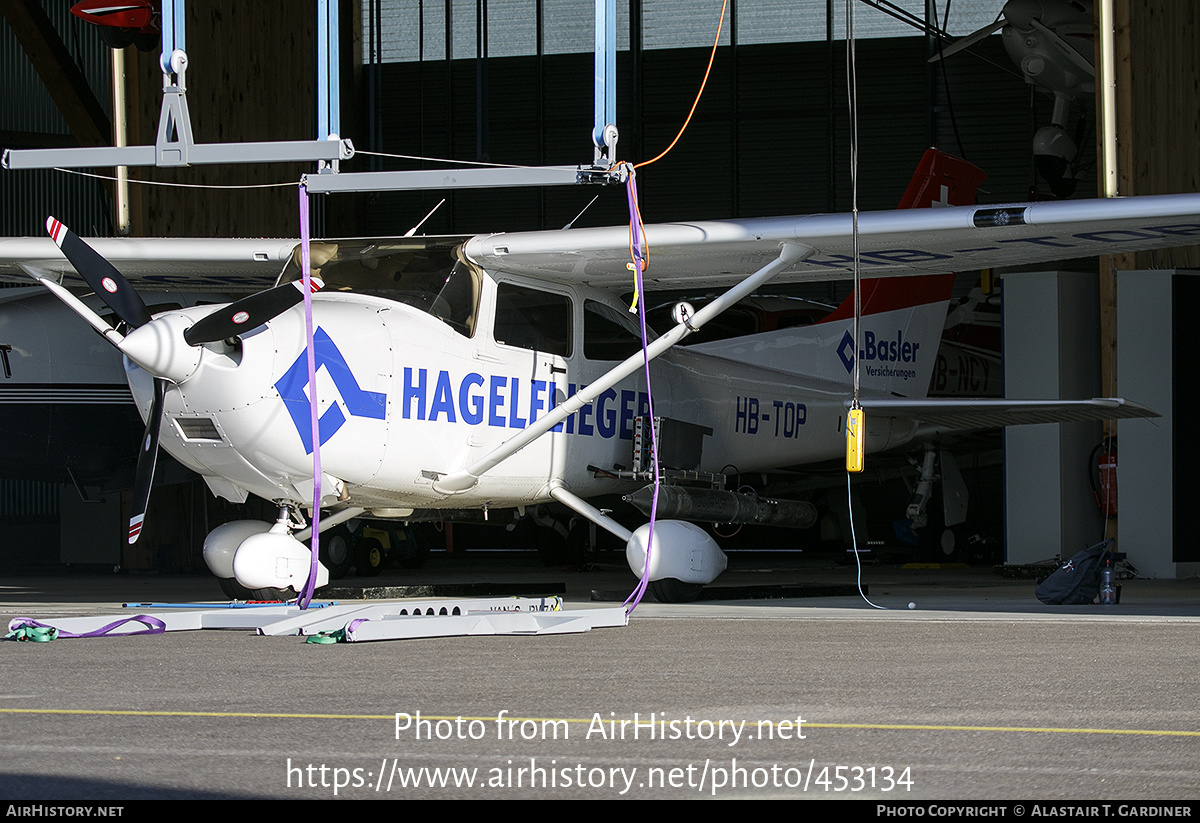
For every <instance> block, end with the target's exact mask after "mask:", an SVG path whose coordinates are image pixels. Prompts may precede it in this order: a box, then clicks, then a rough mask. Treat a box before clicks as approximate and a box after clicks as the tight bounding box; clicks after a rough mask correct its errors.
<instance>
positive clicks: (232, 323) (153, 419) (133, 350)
mask: <svg viewBox="0 0 1200 823" xmlns="http://www.w3.org/2000/svg"><path fill="white" fill-rule="evenodd" d="M46 231H47V232H49V234H50V237H51V239H53V240H54V243H55V244H56V245H57V246H58V247H59V249H60V250H62V253H63V256H65V257H66V258H67V261H68V262H70V264H71V265H72V266H74V268H75V271H77V272H79V275H80V277H82V278H83V279H84V280H85V281H86V282H87V284H88V285H89V286H91V288H92V290H93V291H94V292H95V293H96V296H97V297H99V298H100V299H101V300H103V301H104V303H105V305H107V306H108V307H109V308H110V309H112V310H113V313H114V314H116V316H117V317H118V318H120V319H121V320H122V321H124V322H125V324H126V325H128V326H129V327H130V328H132V329H133V330H134V331H132V332H130V333H129V334H128V335H126V336H125V337H124V338H123V339H122V338H121V336H120V335H119V334H117V335H116V336H115V337H109V339H110V342H112V343H114V344H115V345H117V347H118V348H119V349H120V350H121V351H122V352H123V353H124V354H125V355H126V356H128V357H130V358H131V359H132V360H134V361H135V362H137V363H138V364H139V365H141V366H142V368H143V369H145V370H146V371H147V372H148V373H150V374H151V375H153V376H154V397H153V400H152V401H151V404H150V410H149V413H148V414H147V416H146V432H145V435H144V436H143V437H142V445H141V451H140V452H139V453H138V462H137V472H136V474H135V477H134V499H133V510H132V516H131V517H130V518H129V543H130V544H133V543H136V542H137V539H138V537H139V536H140V535H141V531H142V524H143V521H144V520H145V518H146V508H147V505H148V504H149V501H150V489H151V488H152V487H153V485H154V470H155V467H156V465H157V463H158V441H159V431H160V429H161V427H162V408H163V398H164V396H165V394H166V388H167V382H168V381H167V378H168V377H170V378H171V379H173V380H175V381H176V382H181V381H182V380H186V379H187V377H188V376H190V375H191V374H192V373H193V372H194V370H195V367H196V366H197V365H198V363H199V357H200V355H199V353H198V352H195V353H194V354H193V355H190V356H189V355H184V354H183V352H184V351H188V350H187V349H184V350H183V351H181V350H180V348H179V347H171V346H169V345H166V346H164V343H163V340H164V339H167V340H169V339H170V337H171V336H173V335H177V334H179V331H178V326H176V328H175V330H172V324H171V323H170V322H169V321H168V318H160V320H158V321H155V320H154V319H153V318H152V317H151V316H150V310H149V309H148V308H147V307H146V303H145V301H143V300H142V298H141V295H139V294H138V293H137V291H135V290H134V288H133V286H131V285H130V284H129V281H128V280H126V279H125V277H124V276H123V275H122V274H121V273H120V272H119V271H117V270H116V268H114V267H113V265H112V264H111V263H109V262H108V261H107V260H105V259H104V258H103V257H101V256H100V254H99V253H98V252H97V251H96V250H95V249H93V248H92V247H91V246H89V245H88V244H87V243H86V242H84V241H83V240H82V239H81V238H80V237H79V236H78V235H77V234H75V232H73V231H71V229H69V228H67V226H65V225H64V224H63V223H62V222H60V221H59V220H57V219H55V218H53V217H49V218H47V219H46ZM310 282H311V284H312V290H313V291H314V292H315V291H319V290H320V289H321V288H322V287H323V286H324V283H323V282H322V281H321V280H319V279H318V278H316V277H312V278H310ZM47 287H48V288H51V290H52V291H55V292H56V294H57V293H58V292H60V291H62V290H61V289H60V288H57V287H56V286H54V285H53V284H49V283H47ZM59 296H60V297H61V298H62V299H64V300H67V299H68V298H69V297H70V295H69V294H60V295H59ZM303 299H304V282H303V281H302V280H297V281H294V282H291V283H285V284H283V285H281V286H276V287H275V288H272V289H267V290H266V291H261V292H258V293H256V294H252V295H250V296H248V297H244V298H242V299H241V300H238V301H235V302H233V303H230V304H229V305H227V306H224V307H222V308H219V309H217V310H216V311H214V312H212V313H210V314H208V315H206V316H204V317H202V318H201V319H200V320H199V321H198V322H196V323H195V324H194V325H192V326H190V327H188V328H186V329H184V330H183V332H182V336H183V339H184V341H185V342H186V343H187V344H188V345H189V346H192V347H198V346H202V345H204V344H205V343H214V342H216V341H218V340H226V339H228V338H230V337H236V336H237V335H239V334H242V333H244V332H246V331H249V330H250V329H253V328H257V327H258V326H262V325H264V324H266V323H269V322H270V321H271V320H273V319H274V318H275V317H278V316H279V315H280V314H282V313H283V312H285V311H287V310H288V309H290V308H292V307H293V306H295V305H297V304H299V303H300V302H302V301H303ZM73 302H74V303H76V304H78V305H74V306H72V308H74V309H75V310H76V311H77V312H79V313H81V314H82V315H83V316H84V319H87V320H88V321H89V322H90V323H92V325H93V326H95V327H96V328H97V329H99V330H102V331H106V330H107V329H108V327H107V326H106V325H105V323H104V321H103V320H102V319H101V318H100V317H99V316H97V315H96V314H95V313H94V312H92V311H91V310H90V309H88V308H87V307H86V306H84V305H83V304H82V303H79V302H78V300H73ZM69 305H70V303H69ZM177 319H178V318H177ZM152 322H154V323H157V324H164V323H165V324H166V325H156V326H155V327H153V328H151V329H146V330H145V331H144V332H138V331H136V330H137V329H140V328H141V327H143V326H146V325H148V324H150V323H152ZM112 334H116V333H115V332H113V333H112ZM106 336H108V335H106ZM176 339H177V338H176ZM118 341H119V342H118ZM191 351H194V348H193V349H192V350H191ZM158 355H164V356H163V357H159V356H158Z"/></svg>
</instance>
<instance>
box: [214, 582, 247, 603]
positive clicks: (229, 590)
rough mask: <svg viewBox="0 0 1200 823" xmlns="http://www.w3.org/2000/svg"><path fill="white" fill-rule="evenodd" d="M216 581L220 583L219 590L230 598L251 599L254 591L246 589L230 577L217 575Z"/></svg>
mask: <svg viewBox="0 0 1200 823" xmlns="http://www.w3.org/2000/svg"><path fill="white" fill-rule="evenodd" d="M217 583H219V584H220V585H221V591H222V592H223V593H224V595H225V596H226V597H228V598H229V599H230V600H253V599H254V592H252V591H250V590H249V589H247V588H246V587H245V586H243V585H242V584H241V583H239V582H237V580H235V579H234V578H232V577H218V578H217Z"/></svg>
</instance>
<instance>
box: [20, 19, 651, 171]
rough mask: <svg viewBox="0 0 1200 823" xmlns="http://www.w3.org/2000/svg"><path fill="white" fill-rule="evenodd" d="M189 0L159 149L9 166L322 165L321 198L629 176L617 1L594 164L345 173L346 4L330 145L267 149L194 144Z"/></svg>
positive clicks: (322, 38) (333, 49)
mask: <svg viewBox="0 0 1200 823" xmlns="http://www.w3.org/2000/svg"><path fill="white" fill-rule="evenodd" d="M184 3H185V0H163V12H162V28H163V53H162V57H161V59H160V65H161V67H162V70H163V103H162V110H161V112H160V115H159V126H158V136H157V139H156V141H155V145H153V146H124V147H102V148H66V149H20V150H13V149H10V150H6V151H5V152H4V154H3V156H2V157H0V166H3V167H4V168H6V169H47V168H89V167H93V168H106V167H121V166H156V167H158V168H178V167H184V166H193V165H211V164H222V163H297V162H300V163H303V162H314V163H318V164H320V165H319V172H320V173H319V174H315V175H305V176H303V177H302V182H303V183H304V184H305V185H306V186H307V188H308V191H309V192H310V193H313V194H332V193H335V192H379V191H414V190H428V189H466V188H514V187H522V186H528V187H541V186H568V185H571V186H573V185H578V184H582V183H599V184H609V183H623V182H625V179H626V177H627V173H626V171H625V169H623V168H617V169H614V168H612V166H613V164H614V163H615V162H616V148H617V127H616V125H615V120H616V46H617V44H616V40H617V38H616V2H615V0H596V17H595V19H596V58H595V59H596V78H595V81H596V85H595V104H596V119H595V128H594V131H593V135H592V139H593V142H594V144H595V156H594V162H593V165H592V166H591V167H585V166H535V167H486V168H467V169H451V170H414V171H393V172H382V173H380V172H354V173H340V172H339V168H338V164H339V162H340V161H342V160H349V159H350V158H351V157H353V156H354V145H353V144H352V143H351V142H350V141H349V140H343V139H340V138H339V136H338V134H339V130H340V118H339V109H340V99H339V85H338V60H339V53H338V38H337V34H338V26H339V18H338V3H337V0H318V3H317V60H316V62H317V72H318V76H317V133H318V135H319V136H320V137H322V138H324V139H318V140H300V141H279V142H260V143H206V144H197V143H195V142H193V139H192V126H191V117H190V114H189V112H188V106H187V97H186V92H187V85H186V82H185V73H186V69H187V54H186V52H185V51H184V44H185V43H184V14H183V11H184Z"/></svg>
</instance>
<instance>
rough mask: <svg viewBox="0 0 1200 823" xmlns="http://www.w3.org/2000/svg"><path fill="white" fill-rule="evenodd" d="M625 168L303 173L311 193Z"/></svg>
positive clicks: (599, 175) (537, 179) (552, 179)
mask: <svg viewBox="0 0 1200 823" xmlns="http://www.w3.org/2000/svg"><path fill="white" fill-rule="evenodd" d="M624 179H625V172H624V170H616V171H613V172H608V171H599V172H598V171H596V170H594V169H588V168H581V167H579V166H519V167H512V168H476V169H427V170H426V169H418V170H414V171H384V172H342V173H339V174H308V175H305V176H304V177H303V182H304V184H305V185H306V186H307V187H308V191H309V193H310V194H333V193H344V192H373V191H415V190H420V189H488V188H515V187H519V186H574V185H576V184H579V183H620V182H623V181H624Z"/></svg>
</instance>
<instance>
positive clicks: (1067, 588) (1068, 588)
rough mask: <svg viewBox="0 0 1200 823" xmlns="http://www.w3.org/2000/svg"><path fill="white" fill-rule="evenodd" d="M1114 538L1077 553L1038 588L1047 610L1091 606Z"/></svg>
mask: <svg viewBox="0 0 1200 823" xmlns="http://www.w3.org/2000/svg"><path fill="white" fill-rule="evenodd" d="M1112 543H1113V541H1112V538H1109V539H1108V540H1105V541H1103V542H1101V543H1097V544H1096V545H1094V546H1089V547H1088V548H1086V549H1084V550H1083V551H1081V552H1077V553H1076V554H1075V556H1073V557H1072V558H1071V559H1070V560H1068V561H1067V562H1066V563H1064V564H1063V565H1062V566H1060V567H1059V568H1057V569H1055V571H1054V573H1053V574H1051V575H1050V576H1049V577H1047V578H1046V579H1045V580H1043V581H1042V582H1041V583H1039V584H1038V587H1037V589H1036V590H1035V592H1034V593H1035V594H1036V595H1037V599H1038V600H1040V601H1042V602H1043V603H1045V604H1046V605H1048V606H1059V605H1061V606H1078V605H1080V604H1083V603H1091V602H1092V601H1093V600H1095V599H1096V595H1098V594H1099V593H1100V570H1101V569H1102V568H1103V567H1104V557H1105V555H1106V554H1108V553H1109V550H1110V548H1111V546H1112Z"/></svg>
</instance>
